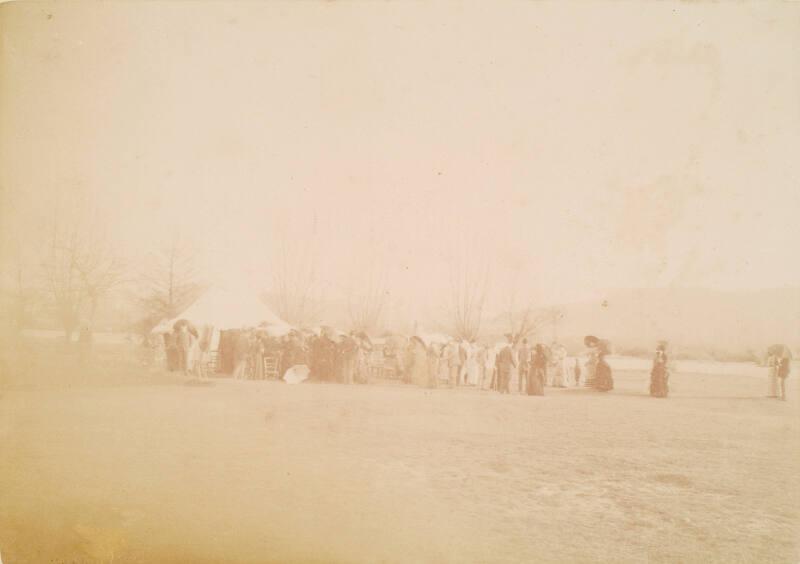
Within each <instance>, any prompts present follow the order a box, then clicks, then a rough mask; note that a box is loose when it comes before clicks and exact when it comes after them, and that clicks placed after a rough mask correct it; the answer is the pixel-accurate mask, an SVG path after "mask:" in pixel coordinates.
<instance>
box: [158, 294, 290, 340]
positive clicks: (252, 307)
mask: <svg viewBox="0 0 800 564" xmlns="http://www.w3.org/2000/svg"><path fill="white" fill-rule="evenodd" d="M179 319H185V320H187V321H190V322H191V323H193V324H194V325H195V326H198V327H199V326H201V325H211V326H213V327H214V328H215V329H222V330H224V329H240V328H242V327H255V326H257V325H260V324H266V325H280V326H287V325H288V324H287V323H286V322H285V321H283V320H282V319H281V318H280V317H278V316H277V315H275V313H274V312H273V311H272V310H271V309H270V308H269V307H267V306H266V305H265V304H264V303H262V302H261V300H260V299H258V297H257V296H255V295H250V294H245V293H236V292H231V291H228V290H222V289H219V288H212V289H210V290H208V291H207V292H206V293H205V294H203V295H202V296H200V298H199V299H198V300H197V301H196V302H194V303H193V304H192V305H191V306H189V308H188V309H186V311H183V312H181V314H180V315H178V316H176V317H175V318H174V319H170V320H168V321H166V322H164V321H162V322H161V323H159V324H158V326H157V327H156V329H155V331H159V332H164V331H163V329H164V328H166V330H167V331H170V330H172V325H173V324H174V323H175V322H176V321H177V320H179Z"/></svg>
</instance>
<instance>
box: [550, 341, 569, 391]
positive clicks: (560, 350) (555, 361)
mask: <svg viewBox="0 0 800 564" xmlns="http://www.w3.org/2000/svg"><path fill="white" fill-rule="evenodd" d="M550 351H551V356H550V362H549V364H550V368H551V370H550V373H551V374H552V379H553V380H552V382H553V384H552V385H553V386H555V387H556V388H565V387H566V375H565V372H566V370H565V368H564V363H565V362H566V358H567V349H565V348H564V347H563V346H562V345H559V344H558V343H553V345H552V346H551V347H550Z"/></svg>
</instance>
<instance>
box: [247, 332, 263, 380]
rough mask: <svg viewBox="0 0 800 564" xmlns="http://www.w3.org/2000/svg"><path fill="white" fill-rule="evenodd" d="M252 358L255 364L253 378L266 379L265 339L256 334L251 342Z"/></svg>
mask: <svg viewBox="0 0 800 564" xmlns="http://www.w3.org/2000/svg"><path fill="white" fill-rule="evenodd" d="M250 358H251V359H252V364H253V379H254V380H263V379H264V341H262V340H261V336H260V335H257V334H254V335H253V338H252V340H251V342H250Z"/></svg>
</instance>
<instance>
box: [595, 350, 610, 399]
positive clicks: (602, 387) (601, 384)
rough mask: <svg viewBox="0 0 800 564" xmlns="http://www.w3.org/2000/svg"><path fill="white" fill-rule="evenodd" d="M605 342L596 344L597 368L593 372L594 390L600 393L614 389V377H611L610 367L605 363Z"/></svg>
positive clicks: (606, 351)
mask: <svg viewBox="0 0 800 564" xmlns="http://www.w3.org/2000/svg"><path fill="white" fill-rule="evenodd" d="M609 348H610V347H609V345H608V342H607V341H604V340H601V341H600V342H599V343H598V344H597V366H596V367H595V370H594V389H595V390H599V391H601V392H608V391H610V390H613V389H614V377H613V376H612V375H611V367H610V366H609V365H608V362H606V355H607V354H608V353H609Z"/></svg>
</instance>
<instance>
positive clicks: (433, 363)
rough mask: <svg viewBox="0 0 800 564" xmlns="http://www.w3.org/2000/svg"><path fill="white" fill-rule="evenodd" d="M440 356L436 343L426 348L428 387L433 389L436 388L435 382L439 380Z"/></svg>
mask: <svg viewBox="0 0 800 564" xmlns="http://www.w3.org/2000/svg"><path fill="white" fill-rule="evenodd" d="M440 358H441V356H440V354H439V347H438V346H437V345H436V343H431V346H429V347H428V382H427V384H428V387H429V388H435V387H436V386H437V384H438V383H437V380H438V378H439V360H440Z"/></svg>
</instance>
